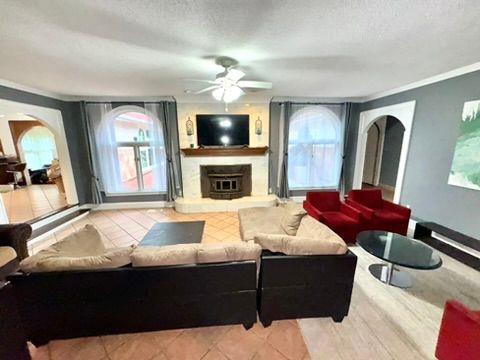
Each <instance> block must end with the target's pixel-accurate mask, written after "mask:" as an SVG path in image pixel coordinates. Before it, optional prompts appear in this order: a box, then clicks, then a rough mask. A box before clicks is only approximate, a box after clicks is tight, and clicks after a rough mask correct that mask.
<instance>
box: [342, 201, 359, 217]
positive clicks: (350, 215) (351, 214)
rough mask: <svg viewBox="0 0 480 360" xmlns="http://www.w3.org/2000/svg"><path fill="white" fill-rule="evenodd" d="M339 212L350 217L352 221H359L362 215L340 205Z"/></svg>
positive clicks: (347, 206) (346, 206)
mask: <svg viewBox="0 0 480 360" xmlns="http://www.w3.org/2000/svg"><path fill="white" fill-rule="evenodd" d="M340 211H341V212H342V213H344V214H345V215H347V216H348V217H351V218H352V219H355V220H357V221H360V220H361V218H362V213H361V212H360V211H358V210H357V209H355V208H354V207H353V206H350V205H348V204H344V203H341V204H340Z"/></svg>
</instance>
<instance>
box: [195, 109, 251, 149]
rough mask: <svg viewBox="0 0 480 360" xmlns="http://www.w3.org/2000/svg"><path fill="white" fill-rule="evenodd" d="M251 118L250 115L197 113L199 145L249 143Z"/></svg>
mask: <svg viewBox="0 0 480 360" xmlns="http://www.w3.org/2000/svg"><path fill="white" fill-rule="evenodd" d="M249 120H250V119H249V115H228V114H227V115H197V140H198V145H199V146H238V145H248V144H249Z"/></svg>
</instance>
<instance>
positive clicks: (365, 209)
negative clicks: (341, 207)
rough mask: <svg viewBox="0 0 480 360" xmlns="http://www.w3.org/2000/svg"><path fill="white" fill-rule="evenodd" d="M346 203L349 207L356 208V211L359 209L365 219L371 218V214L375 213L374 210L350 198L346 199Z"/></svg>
mask: <svg viewBox="0 0 480 360" xmlns="http://www.w3.org/2000/svg"><path fill="white" fill-rule="evenodd" d="M346 204H347V205H350V206H351V207H353V208H355V209H357V210H358V211H360V212H361V213H362V215H363V216H364V217H365V218H366V219H367V220H369V221H370V220H372V219H373V215H374V214H375V211H374V210H372V209H370V208H368V207H366V206H363V205H362V204H360V203H358V202H356V201H353V200H350V199H347V200H346Z"/></svg>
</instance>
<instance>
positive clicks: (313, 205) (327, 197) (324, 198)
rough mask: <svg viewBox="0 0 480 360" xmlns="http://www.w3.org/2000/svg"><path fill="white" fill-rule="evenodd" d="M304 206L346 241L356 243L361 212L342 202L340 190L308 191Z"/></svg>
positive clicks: (309, 212) (309, 213)
mask: <svg viewBox="0 0 480 360" xmlns="http://www.w3.org/2000/svg"><path fill="white" fill-rule="evenodd" d="M303 208H304V209H305V211H306V212H307V214H308V215H310V216H311V217H313V218H315V219H317V220H318V221H320V222H321V223H323V224H325V225H327V226H328V227H329V228H330V229H332V230H333V231H335V233H337V234H338V235H339V236H340V237H341V238H342V239H343V240H344V241H345V242H346V243H350V244H352V243H353V244H354V243H355V241H356V237H357V233H358V231H359V225H360V224H359V222H360V218H361V214H360V212H359V211H357V210H355V209H354V208H352V207H351V206H349V205H346V204H344V203H342V202H341V201H340V194H339V192H338V191H315V192H308V193H307V199H306V200H305V201H304V202H303Z"/></svg>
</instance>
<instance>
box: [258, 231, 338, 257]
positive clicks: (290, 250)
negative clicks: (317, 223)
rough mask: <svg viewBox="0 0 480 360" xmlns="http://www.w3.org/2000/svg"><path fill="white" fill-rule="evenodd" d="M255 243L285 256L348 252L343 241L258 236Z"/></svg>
mask: <svg viewBox="0 0 480 360" xmlns="http://www.w3.org/2000/svg"><path fill="white" fill-rule="evenodd" d="M255 242H256V243H257V244H259V245H260V246H261V247H262V248H263V249H266V250H270V251H272V252H279V253H283V254H285V255H341V254H345V253H346V252H347V246H346V244H345V243H344V242H343V240H342V239H340V241H339V240H338V239H335V238H327V239H322V238H310V237H303V236H292V235H276V234H257V235H255Z"/></svg>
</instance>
